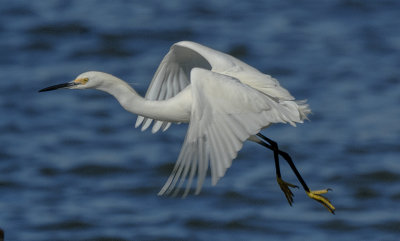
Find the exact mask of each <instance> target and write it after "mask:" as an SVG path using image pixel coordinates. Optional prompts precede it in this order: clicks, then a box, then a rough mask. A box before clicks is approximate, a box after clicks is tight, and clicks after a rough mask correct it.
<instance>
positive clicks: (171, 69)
mask: <svg viewBox="0 0 400 241" xmlns="http://www.w3.org/2000/svg"><path fill="white" fill-rule="evenodd" d="M194 67H200V68H205V69H211V65H210V64H209V62H208V61H207V60H206V59H205V58H204V57H203V56H202V55H201V54H199V53H198V52H196V51H195V50H193V49H191V48H190V47H185V46H183V45H180V44H179V43H177V44H174V45H172V47H171V49H170V51H169V52H168V53H167V54H166V55H165V57H164V58H163V60H162V61H161V63H160V66H159V67H158V69H157V71H156V73H155V74H154V77H153V79H152V81H151V83H150V86H149V89H148V90H147V92H146V95H145V98H146V99H149V100H159V101H161V100H166V99H169V98H172V97H174V96H175V95H177V94H178V93H179V92H180V91H182V90H183V89H184V88H186V87H187V86H188V85H189V84H190V71H191V70H192V69H193V68H194ZM152 122H153V120H152V119H149V118H145V117H142V116H138V118H137V120H136V124H135V127H139V126H140V125H142V128H141V130H142V131H144V130H146V129H147V128H149V127H150V125H151V123H152ZM170 124H171V123H169V122H163V121H154V126H153V128H152V132H153V133H155V132H157V131H159V130H160V129H161V130H162V131H165V130H167V129H168V128H169V126H170Z"/></svg>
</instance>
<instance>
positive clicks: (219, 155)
mask: <svg viewBox="0 0 400 241" xmlns="http://www.w3.org/2000/svg"><path fill="white" fill-rule="evenodd" d="M191 80H192V82H191V91H192V112H191V117H190V124H189V129H188V132H187V134H186V137H185V141H184V143H183V146H182V150H181V153H180V155H179V157H178V160H177V162H176V164H175V167H174V171H173V172H172V174H171V175H170V177H169V179H168V181H167V182H166V183H165V185H164V187H163V188H162V189H161V191H160V192H159V195H163V194H168V193H170V192H171V191H172V190H174V189H175V192H174V194H177V193H178V190H179V188H180V187H181V186H182V185H183V184H184V183H186V188H185V191H184V194H183V195H184V196H186V195H187V194H188V192H189V190H190V188H191V186H192V179H194V178H195V176H196V173H197V185H196V191H195V193H196V194H198V193H199V192H200V191H201V188H202V185H203V183H204V180H205V177H206V175H207V169H208V167H209V164H210V167H211V179H212V184H213V185H215V184H216V183H217V182H218V180H219V178H221V177H223V176H224V174H225V172H226V170H227V169H228V168H229V167H230V165H231V164H232V160H233V159H234V158H235V157H236V156H237V152H238V151H239V150H240V149H241V148H242V146H243V142H244V141H245V140H247V139H248V138H249V137H250V136H252V135H255V134H257V133H258V132H259V131H260V129H262V128H264V127H266V126H268V125H269V124H271V123H276V122H283V123H285V122H289V123H292V122H301V121H302V119H301V116H300V113H299V112H298V111H297V112H293V111H292V110H291V109H290V108H287V107H285V106H284V105H280V104H279V102H277V100H275V99H273V98H271V97H269V96H268V95H266V94H265V93H262V92H260V91H258V90H256V89H253V88H251V87H250V86H248V85H246V84H243V83H241V82H240V81H239V80H237V79H235V78H233V77H229V76H226V75H223V74H219V73H215V72H212V71H209V70H204V69H198V68H195V69H193V70H192V73H191ZM222 89H223V91H221V90H222ZM296 113H297V114H296ZM186 178H188V179H187V180H186ZM178 180H180V181H179V185H178V188H176V183H177V182H178Z"/></svg>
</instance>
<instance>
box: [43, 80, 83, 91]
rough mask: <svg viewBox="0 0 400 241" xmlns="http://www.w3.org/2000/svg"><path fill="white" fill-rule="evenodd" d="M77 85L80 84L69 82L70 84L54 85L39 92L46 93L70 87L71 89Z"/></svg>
mask: <svg viewBox="0 0 400 241" xmlns="http://www.w3.org/2000/svg"><path fill="white" fill-rule="evenodd" d="M77 84H78V83H75V82H68V83H64V84H58V85H52V86H49V87H47V88H44V89H41V90H39V92H45V91H50V90H56V89H61V88H68V87H71V86H74V85H77Z"/></svg>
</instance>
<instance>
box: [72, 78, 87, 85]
mask: <svg viewBox="0 0 400 241" xmlns="http://www.w3.org/2000/svg"><path fill="white" fill-rule="evenodd" d="M88 81H89V78H78V79H75V80H74V82H75V83H77V84H82V85H84V84H86V83H87V82H88Z"/></svg>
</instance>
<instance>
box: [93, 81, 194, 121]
mask: <svg viewBox="0 0 400 241" xmlns="http://www.w3.org/2000/svg"><path fill="white" fill-rule="evenodd" d="M114 78H115V79H114V80H113V81H112V82H111V81H107V82H106V83H104V84H103V85H101V86H99V87H98V88H96V89H98V90H102V91H104V92H107V93H109V94H111V95H112V96H114V97H115V98H116V99H117V100H118V102H119V103H120V104H121V106H122V107H124V109H125V110H127V111H129V112H132V113H134V114H138V115H140V116H144V117H148V118H151V119H155V120H162V121H168V122H188V121H189V118H190V106H191V96H190V91H189V89H186V90H184V91H182V92H181V93H179V94H178V95H176V96H175V97H173V98H171V99H168V100H165V101H151V100H146V99H144V98H143V97H141V96H140V95H139V94H138V93H137V92H136V91H135V90H134V89H133V88H132V87H131V86H130V85H128V84H127V83H126V82H124V81H123V80H121V79H118V78H116V77H114Z"/></svg>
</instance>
